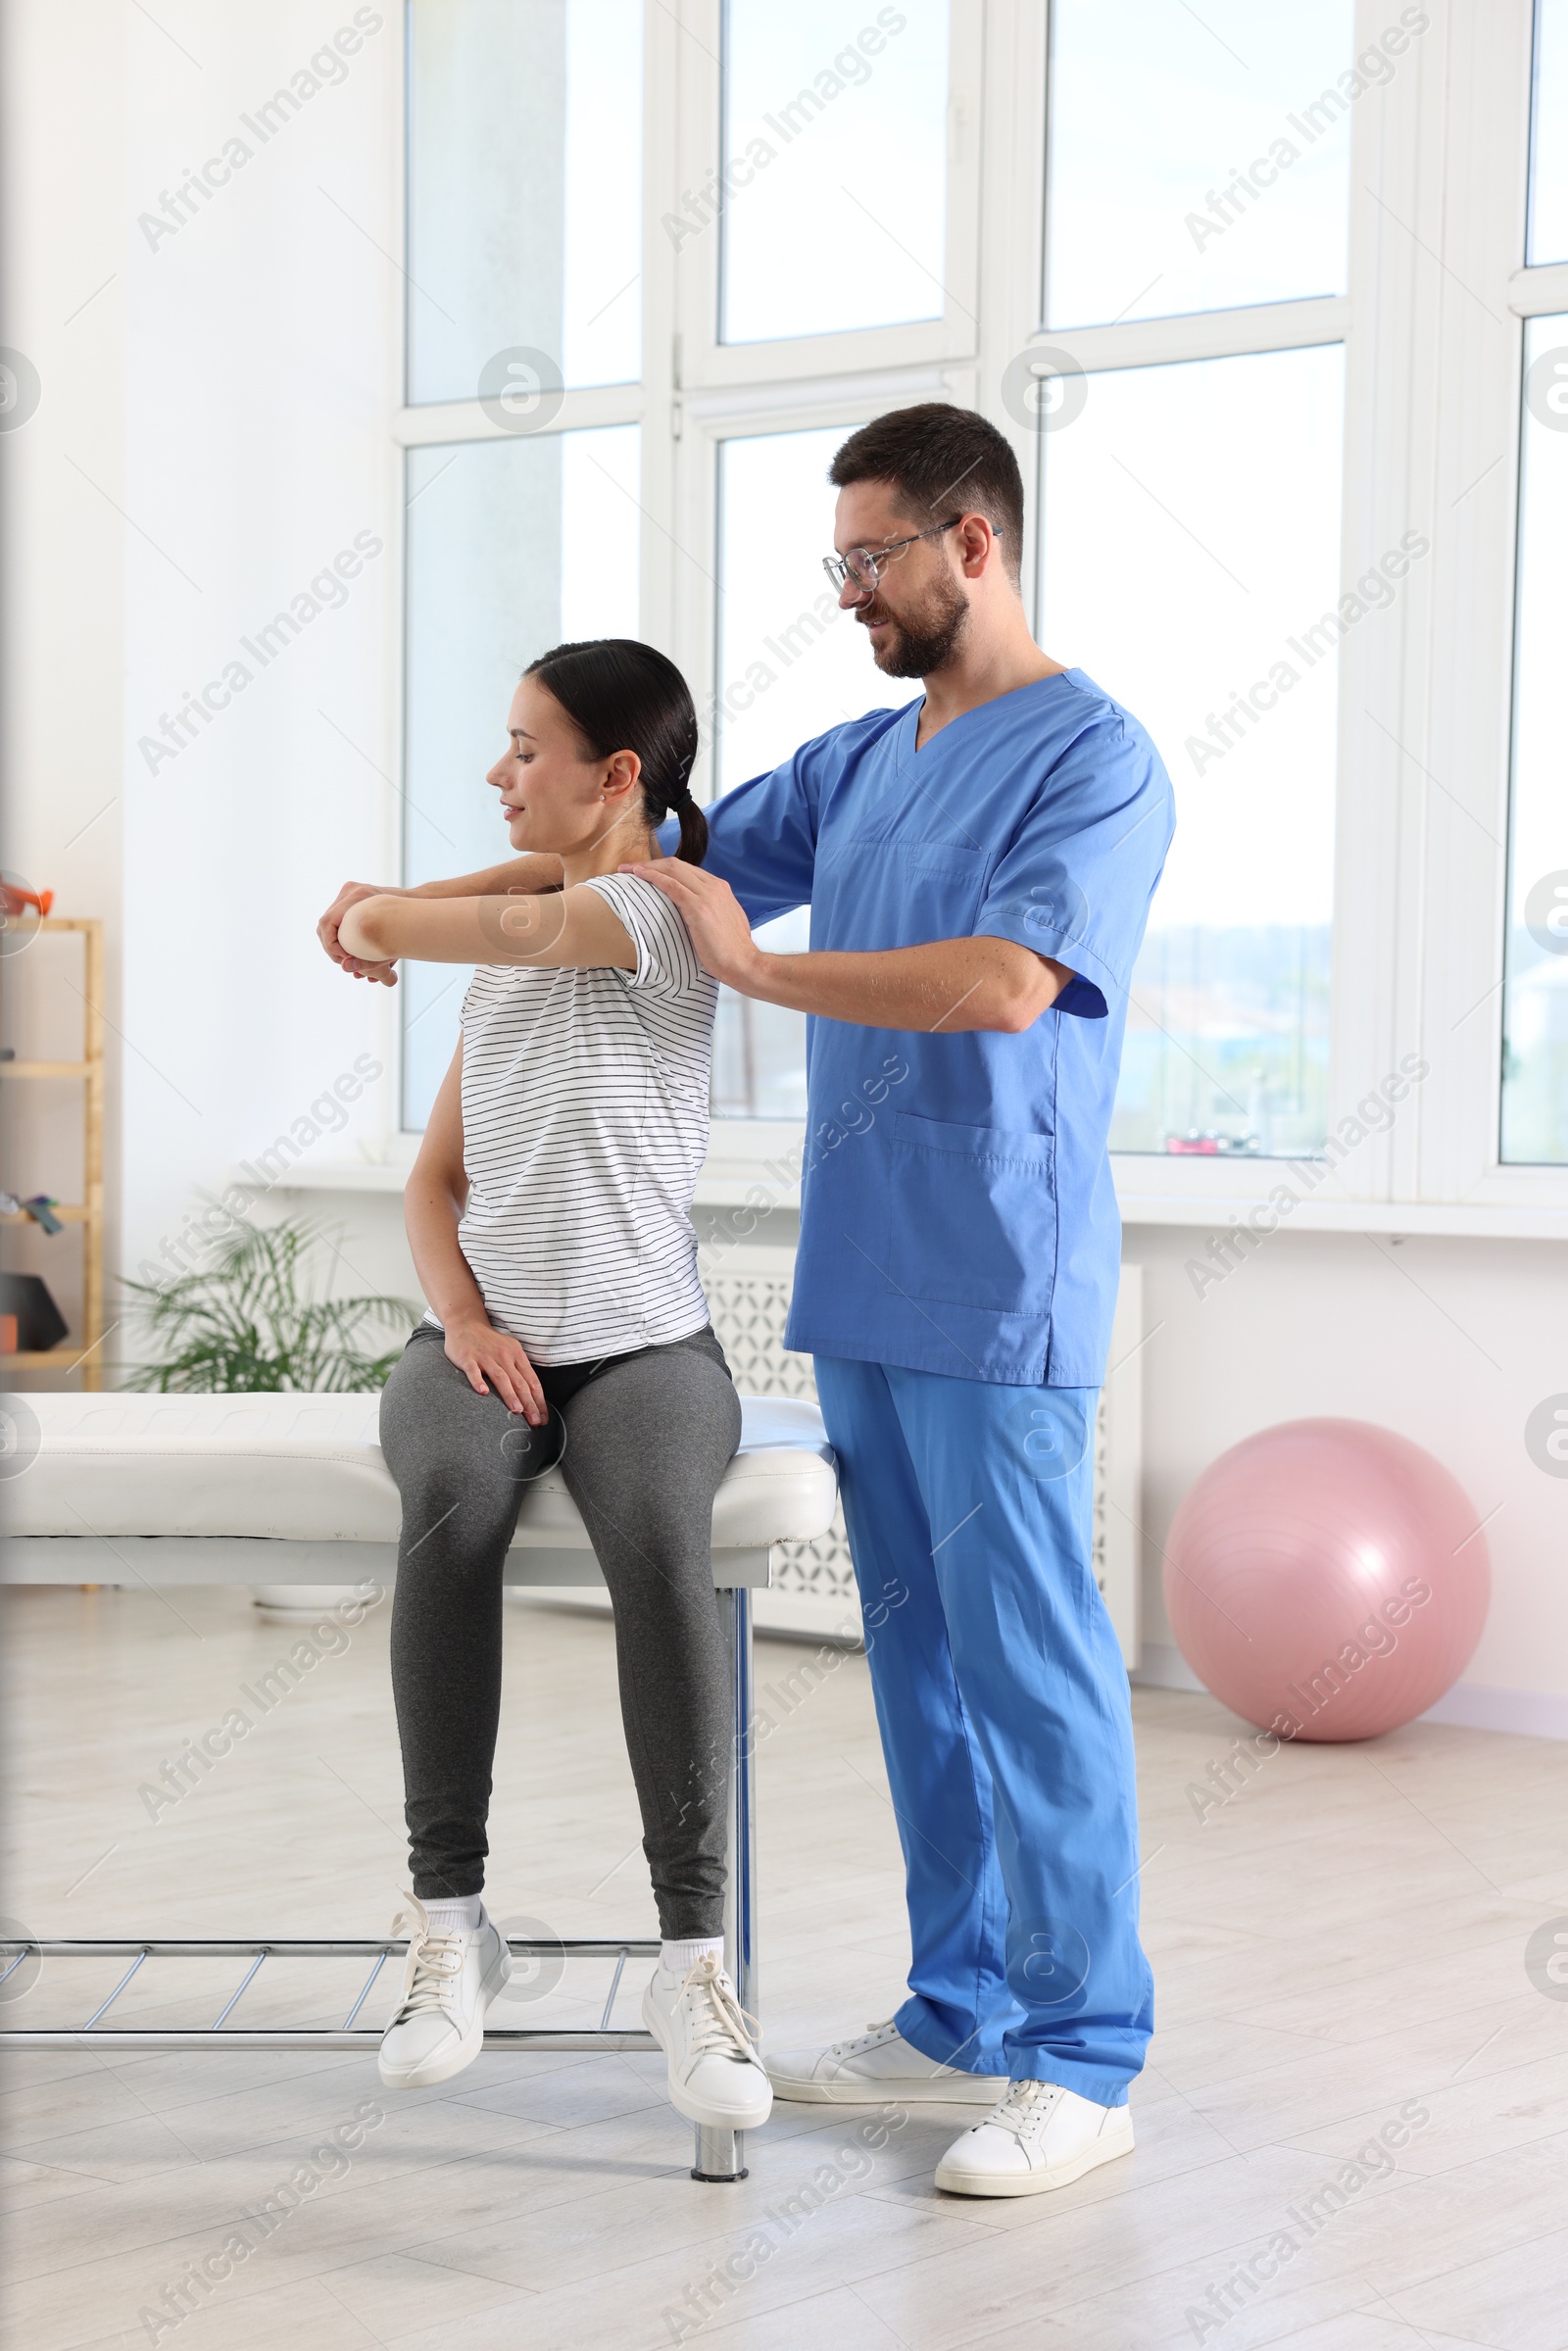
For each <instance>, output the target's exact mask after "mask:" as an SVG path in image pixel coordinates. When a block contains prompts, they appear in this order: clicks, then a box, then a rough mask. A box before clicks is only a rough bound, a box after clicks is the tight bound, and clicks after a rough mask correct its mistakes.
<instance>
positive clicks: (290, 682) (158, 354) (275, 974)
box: [0, 0, 402, 1353]
mask: <svg viewBox="0 0 1568 2351" xmlns="http://www.w3.org/2000/svg"><path fill="white" fill-rule="evenodd" d="M359 14H360V28H359V31H358V35H357V37H358V39H359V42H360V45H359V47H358V51H357V53H356V54H354V55H351V56H349V57H346V58H345V57H343V56H342V54H341V52H337V51H334V50H333V49H332V46H331V44H332V36H333V35H334V34H335V33H337V32H338V31H339V30H340V29H341V28H344V27H347V28H349V29H350V33H351V35H353V33H354V16H355V7H354V0H328V5H327V6H325V7H322V6H320V5H314V6H307V5H304V0H279V4H278V5H275V6H273V7H271V8H270V9H267V10H234V9H230V8H224V7H221V6H220V5H217V4H216V0H172V5H170V6H168V7H165V8H160V10H159V11H158V12H157V18H158V22H157V23H156V24H155V23H154V22H153V21H152V20H151V19H150V18H149V17H148V16H147V15H146V14H145V13H144V12H137V11H135V10H127V9H125V8H124V7H123V4H122V0H113V4H110V0H103V4H102V5H99V4H97V0H87V4H86V5H83V6H81V7H76V8H73V9H70V10H64V9H59V8H55V7H52V6H50V5H48V4H47V0H13V4H12V5H11V6H10V7H9V8H8V9H7V11H6V15H5V40H6V48H7V57H6V65H7V69H8V70H7V74H6V88H7V98H6V112H5V131H6V136H5V152H6V158H7V164H6V169H7V189H6V193H7V198H8V202H7V208H6V209H7V230H6V236H7V245H6V253H5V269H6V281H7V291H8V305H7V312H6V318H7V324H6V326H5V328H4V339H5V340H6V341H8V342H10V343H12V344H15V345H19V346H21V347H22V348H23V349H25V351H26V352H27V353H28V356H29V357H31V358H32V359H33V360H34V362H35V364H36V365H37V366H38V367H39V369H40V371H41V374H42V376H43V385H44V391H43V399H42V401H41V404H40V407H39V410H38V413H37V415H36V416H35V417H34V418H33V419H32V420H31V422H30V423H28V424H27V425H26V426H25V427H24V428H23V429H22V430H21V431H19V432H16V433H9V434H6V435H4V436H0V458H3V460H4V462H5V472H6V488H7V492H8V507H9V509H10V514H9V520H10V532H9V538H8V561H7V570H6V575H5V578H6V611H5V646H4V652H5V664H6V673H7V684H8V694H7V719H6V728H5V737H4V748H5V754H6V762H5V763H6V773H7V780H8V807H7V817H8V829H7V839H6V850H5V857H6V862H7V864H8V865H10V866H15V867H20V868H21V869H22V870H23V871H25V873H27V874H28V875H29V876H30V877H32V878H34V879H35V880H37V881H40V882H44V883H49V884H52V885H53V886H54V888H55V889H56V891H57V894H58V906H57V911H60V912H63V913H95V914H101V915H103V916H104V917H105V919H106V921H107V923H108V925H109V933H110V942H111V966H112V981H111V989H110V999H109V1004H108V1007H107V1008H108V1011H109V1016H110V1019H111V1022H112V1023H113V1027H112V1030H111V1046H112V1050H113V1053H114V1067H113V1071H112V1079H111V1121H112V1124H111V1138H110V1164H109V1170H108V1173H109V1185H110V1193H111V1199H112V1201H113V1206H112V1209H111V1221H110V1233H109V1245H108V1262H109V1265H110V1267H111V1269H112V1270H124V1271H127V1272H134V1271H135V1270H136V1268H137V1265H138V1263H139V1262H140V1261H142V1260H144V1259H147V1258H151V1257H154V1256H156V1255H157V1253H158V1251H159V1249H160V1247H161V1245H162V1243H163V1241H164V1240H165V1238H166V1237H168V1236H171V1235H173V1234H175V1233H177V1231H178V1229H179V1226H180V1221H181V1218H182V1217H183V1215H184V1214H185V1212H186V1211H187V1209H188V1208H189V1207H190V1205H191V1202H192V1199H193V1195H194V1193H195V1191H196V1190H197V1188H199V1187H200V1188H213V1189H220V1188H221V1186H222V1185H223V1183H224V1182H225V1181H226V1179H227V1177H228V1175H229V1172H230V1170H231V1169H232V1168H233V1166H234V1165H235V1163H236V1162H238V1161H241V1160H244V1159H247V1158H254V1157H255V1156H256V1154H257V1153H258V1151H263V1150H265V1149H266V1148H267V1147H268V1146H270V1144H271V1143H272V1142H273V1140H274V1138H275V1137H276V1136H278V1135H279V1134H280V1133H282V1134H287V1133H290V1132H292V1133H293V1134H294V1136H295V1139H296V1141H298V1142H301V1143H304V1144H306V1145H307V1148H308V1149H309V1150H311V1151H323V1152H324V1151H327V1150H331V1151H337V1152H339V1153H341V1152H343V1151H346V1150H349V1149H351V1148H352V1145H353V1141H354V1139H355V1137H356V1136H358V1135H365V1136H368V1137H373V1138H375V1139H376V1140H377V1141H379V1140H380V1138H381V1136H382V1135H383V1134H384V1131H385V1128H386V1126H387V1125H388V1124H389V1123H391V1124H395V1121H396V1110H395V1103H394V1075H393V1060H392V1055H391V1053H390V1050H389V1047H390V1039H391V1023H390V1021H389V1019H388V1017H387V1010H388V1007H387V1004H386V1003H385V1002H384V1001H383V992H381V991H374V992H372V991H370V990H369V989H368V988H365V987H358V988H356V987H354V986H351V985H348V984H346V983H344V982H342V981H341V980H340V979H339V977H338V975H337V974H335V973H334V972H333V971H332V970H331V969H330V967H329V966H328V965H327V963H326V962H325V960H324V958H322V957H321V956H320V955H319V952H318V951H317V950H316V949H315V947H314V943H313V941H312V938H311V931H312V926H313V923H314V920H315V917H316V915H317V913H318V912H319V908H320V906H322V905H323V904H324V902H325V900H326V898H327V897H328V896H330V894H331V893H332V891H333V890H335V888H336V887H337V885H338V883H339V882H340V881H341V880H342V879H343V878H344V877H345V875H347V874H348V873H349V872H350V871H351V870H352V871H356V872H358V871H364V870H367V869H368V870H369V871H371V872H374V873H378V874H383V875H389V874H391V873H393V872H395V870H396V855H397V839H398V823H397V810H398V805H399V804H398V798H397V789H396V785H395V783H394V782H393V780H392V779H393V778H394V776H395V774H396V743H397V710H396V689H395V675H396V671H395V648H396V631H397V620H396V613H397V570H398V524H399V519H400V512H401V493H400V490H399V470H398V467H397V465H396V462H395V460H394V456H393V452H392V448H391V443H390V439H389V435H388V430H387V426H388V421H389V417H390V414H391V412H392V410H393V409H394V408H395V407H396V405H397V400H398V384H399V375H400V366H399V336H400V318H401V292H402V279H401V275H400V271H399V267H398V264H397V262H396V261H395V260H394V259H393V258H392V257H393V256H394V255H395V254H397V253H398V252H399V251H400V244H401V239H400V232H399V226H398V189H399V170H400V166H399V157H398V146H397V125H398V104H397V92H398V89H399V87H400V81H401V75H400V70H399V55H398V44H399V41H400V39H401V12H400V11H399V10H398V9H397V8H396V7H395V6H394V5H392V4H391V0H388V4H387V5H385V6H382V7H378V8H375V9H361V10H360V12H359ZM350 45H351V42H345V44H344V46H345V47H347V46H350ZM323 52H324V54H323ZM313 57H316V58H317V59H318V61H319V62H318V66H317V68H316V70H315V73H314V78H316V79H318V80H319V81H320V82H322V84H323V86H322V87H321V88H320V89H319V91H318V92H317V93H316V94H315V95H313V96H310V97H309V98H308V99H307V98H306V97H305V96H304V85H303V84H299V85H297V94H298V95H299V96H300V101H301V102H300V105H299V110H298V112H297V113H296V114H293V115H289V114H288V112H287V109H286V107H280V108H278V109H277V117H278V120H279V122H280V127H277V128H275V129H273V130H272V131H271V134H270V136H269V137H266V138H264V137H263V135H262V132H263V130H265V129H267V127H268V124H267V123H266V122H265V120H263V119H262V118H260V117H259V114H258V110H259V109H260V108H261V107H262V106H264V105H266V104H267V102H268V101H269V100H270V99H271V98H272V97H273V93H274V92H276V91H277V90H278V89H279V88H280V87H289V86H291V85H293V84H294V77H295V76H296V75H298V74H300V73H302V72H303V73H306V74H307V75H310V74H311V71H312V70H311V66H310V61H311V59H312V58H313ZM334 75H335V76H337V78H336V79H335V81H333V80H332V79H330V78H329V77H330V76H334ZM246 115H249V116H250V117H251V119H252V120H251V124H249V125H247V124H246V123H245V122H244V121H243V120H242V117H244V116H246ZM258 123H260V127H257V125H258ZM236 138H237V139H238V140H239V141H241V142H242V143H243V145H244V146H245V147H248V148H249V150H250V155H249V158H248V160H244V161H240V159H239V157H238V151H237V150H236V149H234V148H229V149H228V158H229V161H228V169H229V171H230V172H231V176H230V178H229V180H228V182H227V184H225V185H220V186H218V187H217V188H216V189H214V191H213V192H212V194H211V196H210V198H209V199H208V200H207V201H205V202H204V203H202V204H200V205H197V203H196V199H195V198H194V197H192V198H191V199H190V205H191V207H192V208H194V217H191V218H188V219H185V220H182V222H181V224H180V225H178V226H177V228H176V229H175V230H173V231H172V232H171V233H162V232H161V231H160V230H159V229H158V228H156V227H155V228H154V229H152V230H151V232H149V231H148V229H147V228H146V227H145V226H144V225H143V224H142V223H141V220H140V216H142V215H144V214H147V215H157V214H158V213H159V212H160V211H161V210H163V209H164V208H163V207H162V202H161V200H162V198H163V196H164V195H165V193H166V192H171V193H172V192H173V191H175V190H177V189H178V188H179V187H180V185H181V182H182V181H183V180H184V178H185V176H186V173H187V171H189V170H190V169H192V168H196V169H200V168H201V167H202V166H203V165H204V164H205V163H206V162H207V159H209V158H215V157H216V158H220V159H222V158H223V156H224V151H225V144H226V142H228V141H231V140H234V139H236ZM67 159H69V169H63V168H62V165H63V163H64V162H66V161H67ZM221 169H222V165H221V163H220V169H219V171H214V172H213V173H212V176H213V177H214V178H215V179H216V178H219V177H220V175H221ZM173 218H174V219H176V220H179V213H178V211H177V209H176V211H175V212H174V214H173ZM105 279H108V280H109V281H110V282H109V284H108V287H107V290H105V291H104V292H103V293H101V294H99V295H98V296H97V298H96V299H95V300H94V301H92V302H91V303H90V304H89V306H88V308H87V309H86V311H85V312H84V313H83V314H82V315H81V317H80V318H77V319H76V320H75V321H73V323H71V324H69V325H68V324H65V323H63V321H64V320H65V319H66V317H67V314H68V313H69V312H71V311H72V310H73V308H74V307H75V305H76V304H78V303H79V302H81V301H82V300H83V298H84V297H86V296H87V295H89V294H91V293H92V291H93V289H94V288H95V287H97V286H99V284H100V283H101V281H103V280H105ZM88 477H90V478H88ZM361 534H368V537H366V536H363V535H362V536H360V545H361V548H362V550H363V549H364V548H365V547H366V546H368V545H370V544H373V543H375V542H379V547H380V552H379V554H378V555H376V556H374V557H373V558H371V559H370V560H368V561H367V562H365V563H364V564H363V568H362V569H361V570H360V572H359V574H358V576H357V577H355V578H353V579H352V580H349V581H347V582H344V581H341V580H339V581H337V582H335V583H329V584H328V585H327V586H326V587H325V588H324V589H323V590H322V591H321V592H320V593H319V595H318V597H317V598H316V599H315V600H314V601H317V602H321V603H323V604H324V603H325V601H326V599H327V598H328V597H330V596H333V595H336V596H339V597H340V598H341V601H340V603H339V604H338V605H337V607H336V608H335V609H330V608H329V609H324V610H322V611H321V612H320V613H319V616H318V617H316V618H314V619H311V620H310V621H309V622H308V624H307V623H305V622H304V621H303V618H302V621H301V627H300V634H299V635H298V637H297V639H290V640H289V641H288V642H287V643H286V646H285V649H284V650H282V651H281V652H280V653H279V654H278V655H277V656H276V658H275V659H273V660H272V661H270V662H269V663H266V664H264V662H263V661H262V660H261V659H259V658H258V656H257V655H256V654H255V653H252V652H249V651H247V650H246V649H245V648H244V646H243V645H242V643H241V640H242V638H246V637H249V638H250V639H251V640H252V642H253V644H254V643H255V640H256V635H257V631H258V630H259V629H260V628H262V627H265V626H266V625H267V624H268V623H269V622H270V620H271V619H272V618H273V616H274V615H275V614H276V613H277V612H279V611H285V610H287V609H288V608H289V606H290V604H291V600H293V599H295V598H297V597H299V596H301V595H302V593H304V594H307V595H308V594H309V590H310V583H311V581H312V580H313V579H319V575H321V574H322V572H323V570H324V569H326V568H327V567H329V566H330V565H331V563H332V562H333V559H334V557H336V556H337V555H338V554H339V553H340V551H345V550H352V549H353V546H354V542H355V540H356V537H357V535H361ZM346 567H347V566H346ZM304 609H305V608H304V607H301V608H299V614H300V615H302V614H303V612H304ZM297 616H299V615H297ZM284 633H285V634H286V632H284ZM234 661H239V662H241V663H242V664H243V665H244V667H245V668H246V669H248V670H249V671H250V673H251V682H249V683H248V684H246V685H244V686H243V688H242V690H240V691H238V692H233V693H232V699H231V701H230V702H229V705H228V707H227V708H225V709H221V710H218V711H217V713H216V714H215V715H213V716H212V717H211V719H210V721H207V722H205V723H203V724H202V725H201V726H200V727H198V726H197V723H196V721H195V720H194V719H192V720H191V721H190V722H189V727H190V731H191V732H193V733H194V734H195V737H196V739H195V740H193V741H190V742H188V743H186V744H185V745H184V747H183V748H180V749H178V750H177V752H176V753H174V754H173V755H172V756H171V755H169V754H168V753H167V752H166V751H164V750H161V749H156V748H155V749H153V750H152V751H151V752H149V751H148V750H146V749H145V748H144V745H143V739H144V738H156V737H158V736H159V735H160V733H161V732H162V731H163V730H162V720H163V718H164V716H165V714H166V713H168V714H173V713H175V712H177V711H178V710H180V708H181V706H182V705H183V704H184V703H185V702H186V701H187V699H188V697H189V696H190V694H191V693H192V692H198V693H199V692H200V691H201V690H202V689H203V688H204V687H205V686H207V685H208V683H209V681H213V680H221V679H222V677H223V672H224V669H225V666H226V665H227V664H228V663H231V662H234ZM237 682H238V680H237V675H236V673H234V672H230V681H229V685H230V690H232V688H233V686H234V685H235V684H236V683H237ZM222 694H223V688H222V687H221V686H220V688H219V690H218V692H216V693H215V694H214V695H213V697H212V700H213V701H214V702H215V703H216V702H219V701H221V699H222ZM176 739H177V738H176ZM104 804H109V805H108V809H107V813H104V814H102V815H97V811H98V810H99V809H100V808H102V807H103V806H104ZM95 817H96V821H93V822H92V823H90V825H89V822H88V820H89V819H92V818H95ZM84 826H86V827H87V829H86V830H85V831H83V830H82V828H83V827H84ZM29 952H31V951H29ZM364 1054H369V1055H371V1056H372V1058H373V1059H375V1060H379V1061H380V1062H381V1063H382V1065H383V1068H384V1072H385V1074H384V1075H383V1076H382V1077H381V1078H380V1080H379V1081H378V1082H376V1083H372V1084H371V1085H370V1086H369V1087H368V1089H367V1091H366V1092H365V1094H364V1095H363V1096H362V1097H361V1099H360V1100H359V1101H357V1102H356V1103H355V1104H354V1106H353V1108H352V1109H351V1110H349V1111H347V1112H346V1113H344V1112H342V1111H341V1109H340V1108H337V1107H332V1106H331V1105H330V1104H328V1107H327V1109H326V1112H325V1117H324V1119H323V1118H321V1117H320V1116H319V1117H318V1118H317V1119H315V1120H313V1119H312V1117H311V1104H312V1103H313V1102H319V1100H320V1098H321V1097H322V1096H323V1094H324V1093H325V1092H326V1090H327V1089H329V1088H330V1086H331V1084H332V1082H333V1081H334V1079H336V1078H337V1077H338V1076H339V1075H340V1074H341V1073H343V1072H345V1071H348V1070H351V1069H352V1066H353V1064H354V1062H355V1060H356V1057H357V1056H361V1055H364ZM58 1115H59V1116H60V1117H61V1118H62V1119H65V1120H67V1122H68V1126H69V1120H70V1117H71V1116H72V1115H73V1113H72V1112H71V1111H68V1110H67V1109H66V1107H65V1106H64V1105H62V1106H61V1108H60V1110H59V1112H58ZM340 1115H342V1116H344V1118H345V1124H344V1126H343V1127H342V1128H341V1129H339V1130H337V1131H335V1132H327V1133H325V1134H324V1136H323V1139H322V1140H321V1141H320V1142H319V1143H317V1142H312V1141H311V1140H310V1137H311V1131H312V1128H313V1127H315V1126H319V1125H324V1124H325V1123H326V1122H327V1121H334V1120H336V1119H337V1118H338V1117H339V1116H340ZM302 1120H303V1121H304V1122H305V1123H304V1124H302V1125H296V1122H298V1121H302ZM69 1140H70V1139H69V1133H67V1132H65V1131H64V1130H63V1142H62V1150H63V1151H65V1150H68V1149H69ZM49 1188H50V1189H54V1190H56V1191H59V1192H61V1193H62V1195H63V1194H64V1193H65V1190H66V1187H65V1185H63V1184H55V1185H52V1186H50V1187H49ZM61 1262H62V1264H63V1263H64V1260H63V1259H62V1260H61ZM108 1311H109V1315H110V1318H111V1319H113V1316H114V1313H115V1311H116V1308H115V1304H114V1290H113V1284H111V1298H110V1303H109V1308H108ZM127 1336H128V1334H125V1333H121V1334H120V1335H118V1337H117V1339H116V1340H115V1341H114V1342H112V1343H111V1347H110V1350H109V1351H110V1352H111V1353H113V1352H114V1351H116V1350H117V1349H118V1348H119V1347H121V1346H123V1344H124V1341H125V1339H126V1337H127Z"/></svg>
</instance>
